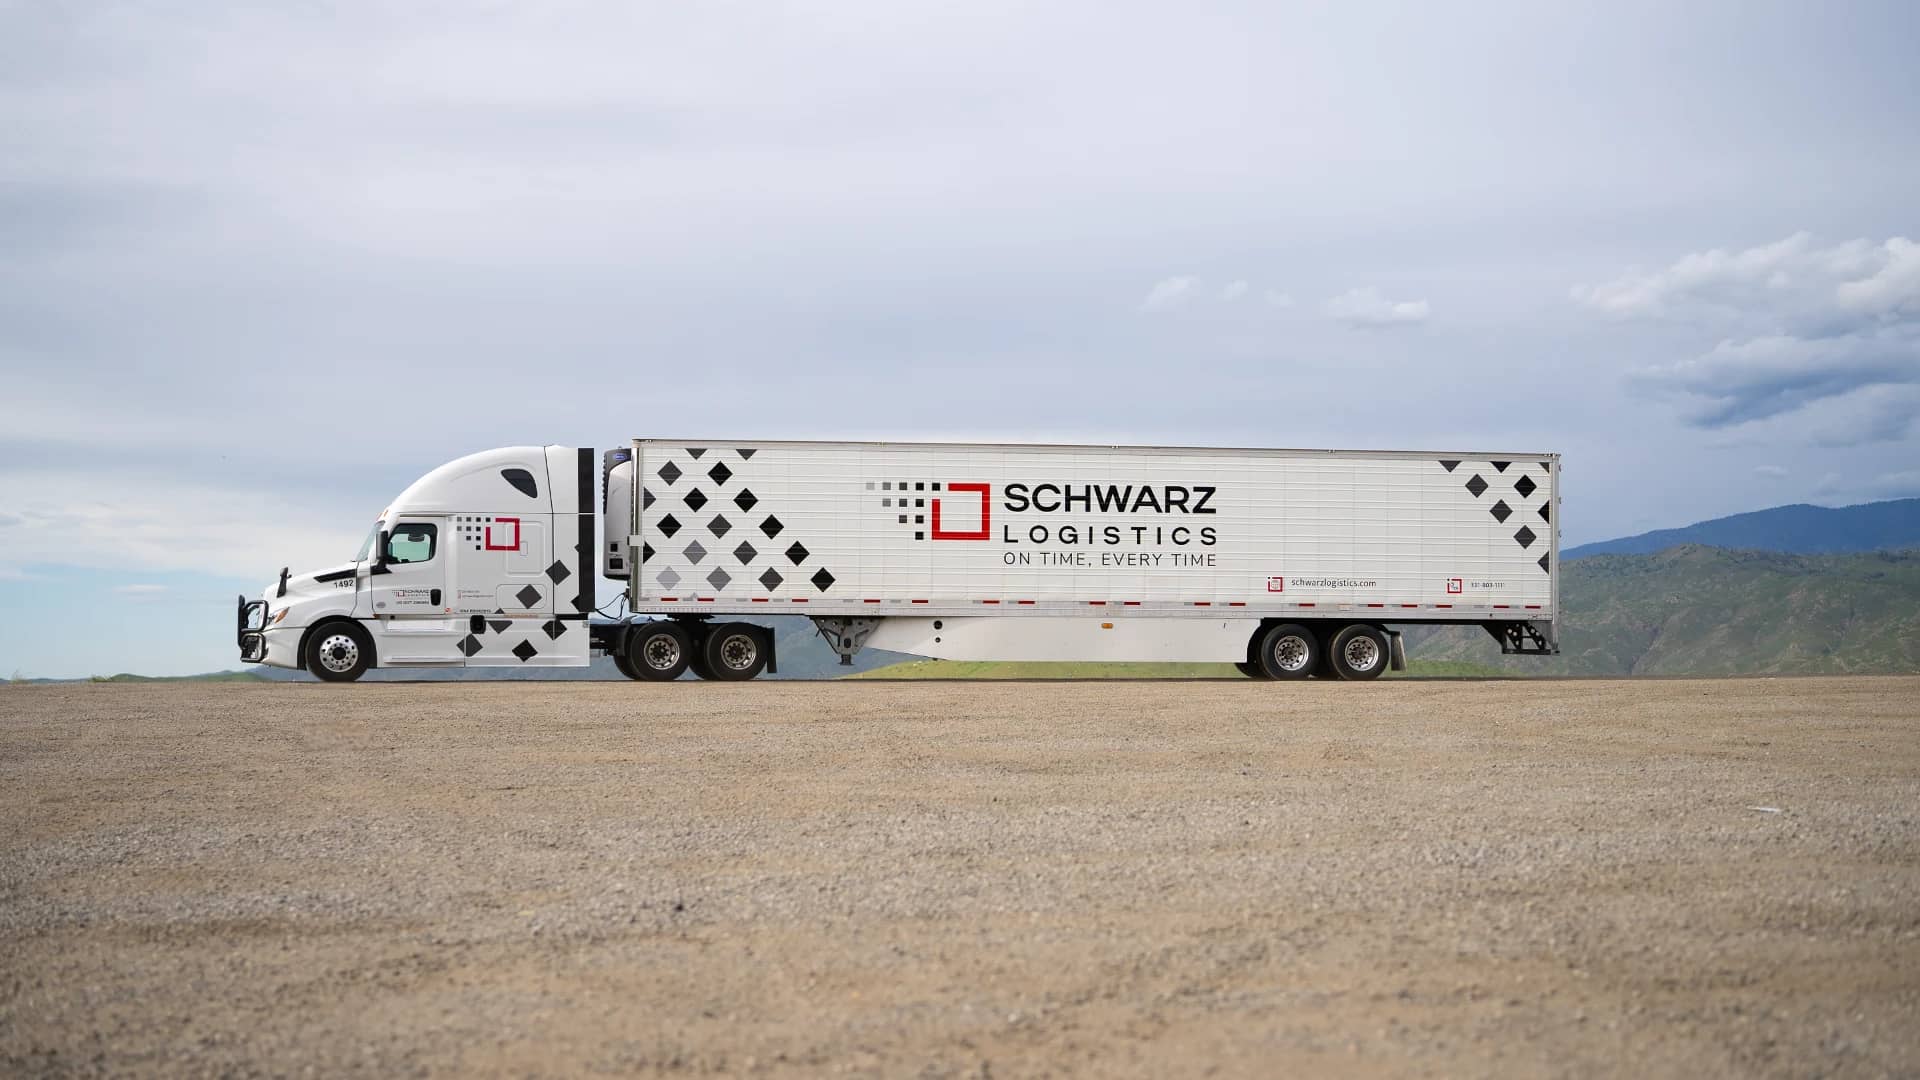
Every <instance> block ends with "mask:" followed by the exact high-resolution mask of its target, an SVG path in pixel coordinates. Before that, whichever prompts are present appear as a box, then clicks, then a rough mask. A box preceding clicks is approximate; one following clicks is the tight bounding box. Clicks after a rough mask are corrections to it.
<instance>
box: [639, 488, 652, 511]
mask: <svg viewBox="0 0 1920 1080" xmlns="http://www.w3.org/2000/svg"><path fill="white" fill-rule="evenodd" d="M652 505H653V492H651V491H649V490H647V489H646V488H641V489H640V509H642V510H645V509H647V508H648V507H650V506H652Z"/></svg>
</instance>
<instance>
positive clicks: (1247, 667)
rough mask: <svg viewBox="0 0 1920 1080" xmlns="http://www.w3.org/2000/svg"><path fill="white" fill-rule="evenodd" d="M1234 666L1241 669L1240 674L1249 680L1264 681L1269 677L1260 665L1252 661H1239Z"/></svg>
mask: <svg viewBox="0 0 1920 1080" xmlns="http://www.w3.org/2000/svg"><path fill="white" fill-rule="evenodd" d="M1233 666H1234V667H1235V668H1237V669H1239V671H1240V674H1242V675H1245V676H1246V677H1247V678H1249V679H1264V678H1266V677H1267V673H1266V672H1265V671H1263V670H1261V667H1260V665H1259V664H1256V663H1254V662H1253V661H1251V660H1238V661H1235V662H1234V665H1233Z"/></svg>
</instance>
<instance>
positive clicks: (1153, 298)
mask: <svg viewBox="0 0 1920 1080" xmlns="http://www.w3.org/2000/svg"><path fill="white" fill-rule="evenodd" d="M1199 289H1200V279H1199V278H1197V277H1185V276H1182V277H1170V278H1163V279H1161V280H1160V281H1159V282H1157V283H1155V284H1154V286H1153V288H1152V289H1150V290H1148V292H1147V298H1146V299H1145V300H1142V301H1141V302H1140V310H1142V311H1169V310H1171V309H1173V308H1177V307H1180V306H1181V305H1183V304H1185V303H1186V302H1187V301H1189V300H1191V299H1193V296H1194V294H1195V293H1196V292H1198V291H1199Z"/></svg>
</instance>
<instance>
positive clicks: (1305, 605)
mask: <svg viewBox="0 0 1920 1080" xmlns="http://www.w3.org/2000/svg"><path fill="white" fill-rule="evenodd" d="M1294 606H1295V607H1312V606H1313V605H1312V604H1295V605H1294Z"/></svg>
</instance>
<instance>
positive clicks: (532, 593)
mask: <svg viewBox="0 0 1920 1080" xmlns="http://www.w3.org/2000/svg"><path fill="white" fill-rule="evenodd" d="M513 598H514V599H515V600H518V601H520V606H521V607H532V606H533V605H535V604H537V603H539V602H540V590H539V589H536V588H534V587H533V586H531V585H522V586H520V591H519V592H517V593H514V594H513Z"/></svg>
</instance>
